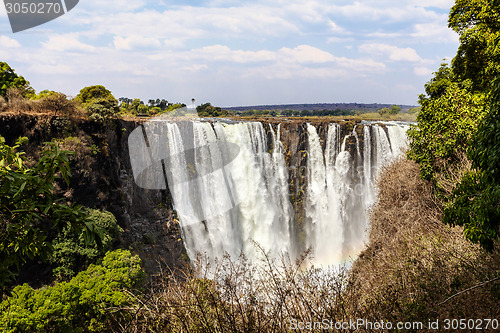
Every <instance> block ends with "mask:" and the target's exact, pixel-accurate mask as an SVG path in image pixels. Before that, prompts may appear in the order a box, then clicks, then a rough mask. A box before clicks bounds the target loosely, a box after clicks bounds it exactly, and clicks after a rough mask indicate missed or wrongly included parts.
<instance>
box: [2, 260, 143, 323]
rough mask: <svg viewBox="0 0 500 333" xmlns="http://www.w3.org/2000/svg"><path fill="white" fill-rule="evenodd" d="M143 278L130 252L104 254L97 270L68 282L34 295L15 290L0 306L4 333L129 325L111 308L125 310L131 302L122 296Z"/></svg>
mask: <svg viewBox="0 0 500 333" xmlns="http://www.w3.org/2000/svg"><path fill="white" fill-rule="evenodd" d="M144 277H145V274H144V272H143V271H142V269H141V267H140V259H139V257H137V256H132V255H131V254H130V252H129V251H126V250H116V251H113V252H108V253H107V254H106V256H105V257H104V259H103V261H102V263H101V264H100V265H90V267H89V268H88V269H87V270H86V271H83V272H81V273H79V274H78V275H77V276H76V277H74V278H73V279H71V281H69V282H61V283H58V284H56V285H54V286H52V287H45V288H41V289H38V290H34V289H32V288H31V287H30V286H28V285H27V284H24V285H21V286H17V287H16V288H14V290H13V292H12V296H10V297H9V298H7V299H6V300H4V301H3V302H2V303H0V329H1V330H2V331H3V332H54V331H56V332H83V331H91V332H103V331H110V330H111V329H112V328H113V327H114V326H117V325H119V324H120V323H122V322H124V321H127V320H130V318H128V316H127V315H126V314H125V312H122V311H120V310H116V307H125V306H130V305H132V304H133V303H134V298H133V297H132V296H131V295H130V294H129V293H127V292H126V291H124V290H123V289H126V290H132V289H134V288H138V287H140V286H141V284H142V282H143V281H144Z"/></svg>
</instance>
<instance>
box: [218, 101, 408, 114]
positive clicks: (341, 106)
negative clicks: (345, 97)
mask: <svg viewBox="0 0 500 333" xmlns="http://www.w3.org/2000/svg"><path fill="white" fill-rule="evenodd" d="M399 106H401V111H402V112H406V111H407V110H409V109H410V108H412V107H414V105H399ZM390 107H391V104H379V103H369V104H363V103H315V104H283V105H254V106H235V107H225V108H224V109H226V110H229V111H233V112H235V113H236V114H239V112H242V111H251V110H253V111H261V110H262V111H269V110H274V111H276V112H279V111H286V110H291V111H302V110H308V111H324V110H329V111H337V110H342V111H353V112H360V113H367V112H377V111H378V110H380V109H382V108H390Z"/></svg>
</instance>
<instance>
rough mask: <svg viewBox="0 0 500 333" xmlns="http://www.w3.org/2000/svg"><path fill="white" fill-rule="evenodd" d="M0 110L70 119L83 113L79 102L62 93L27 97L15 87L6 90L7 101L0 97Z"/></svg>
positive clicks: (79, 116)
mask: <svg viewBox="0 0 500 333" xmlns="http://www.w3.org/2000/svg"><path fill="white" fill-rule="evenodd" d="M0 112H10V113H13V114H19V113H28V114H38V115H39V114H49V115H55V116H65V117H69V118H72V119H75V118H81V117H83V116H84V115H85V112H84V110H83V108H82V107H81V104H80V103H79V102H77V101H76V100H75V99H72V98H68V97H67V96H66V95H64V94H62V93H56V94H53V95H49V96H47V97H44V98H40V99H28V98H25V97H24V96H23V94H22V91H21V90H20V89H17V88H10V89H8V90H7V102H6V101H5V99H3V98H1V97H0Z"/></svg>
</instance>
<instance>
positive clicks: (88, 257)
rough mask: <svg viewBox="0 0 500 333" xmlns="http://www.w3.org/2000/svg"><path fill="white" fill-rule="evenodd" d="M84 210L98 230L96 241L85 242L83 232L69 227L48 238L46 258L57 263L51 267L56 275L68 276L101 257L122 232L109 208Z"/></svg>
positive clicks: (58, 276)
mask: <svg viewBox="0 0 500 333" xmlns="http://www.w3.org/2000/svg"><path fill="white" fill-rule="evenodd" d="M85 212H86V214H87V219H88V220H89V221H90V223H92V224H93V225H94V226H95V228H97V230H98V232H100V233H101V237H100V244H99V243H97V242H95V241H94V242H91V243H89V242H86V241H85V239H84V237H83V235H75V234H74V233H73V232H72V231H71V229H69V228H65V229H64V230H63V231H62V232H61V233H60V234H59V235H58V236H57V237H56V239H55V240H54V241H53V242H52V245H53V252H52V254H51V257H50V262H51V263H53V264H55V265H58V266H57V267H56V268H54V270H53V272H54V275H55V276H56V277H57V278H58V279H64V278H68V277H71V276H73V275H74V274H75V273H76V272H78V271H80V270H82V269H83V268H85V267H86V266H88V265H89V264H90V263H92V262H95V260H96V259H98V258H100V257H102V256H103V255H104V253H106V252H107V251H109V250H111V248H112V246H113V242H114V241H115V240H116V238H117V237H118V235H119V234H120V233H121V232H123V229H122V228H120V226H119V225H118V223H117V222H116V218H115V216H114V215H113V214H111V213H110V212H108V211H100V210H97V209H86V211H85Z"/></svg>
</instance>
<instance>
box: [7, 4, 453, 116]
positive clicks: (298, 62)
mask: <svg viewBox="0 0 500 333" xmlns="http://www.w3.org/2000/svg"><path fill="white" fill-rule="evenodd" d="M453 3H454V2H453V1H451V0H407V1H400V0H360V1H344V0H310V1H304V0H286V1H285V0H268V1H261V0H252V1H247V0H242V1H234V0H208V1H205V0H193V1H188V0H176V1H172V0H164V1H162V0H160V1H146V0H137V1H127V0H114V1H103V0H80V2H79V3H78V5H77V6H76V7H75V8H74V9H73V10H71V11H69V12H68V13H67V14H66V15H64V16H61V17H59V18H57V19H55V20H53V21H51V22H48V23H46V24H43V25H40V26H38V27H35V28H32V29H29V30H25V31H22V32H18V33H12V30H11V28H10V25H9V20H8V17H7V13H6V9H5V7H4V6H0V61H5V62H7V63H8V64H9V65H10V66H11V67H12V68H14V69H15V71H16V73H18V74H20V75H23V76H24V77H25V78H26V79H27V80H28V81H30V83H31V85H32V87H33V88H35V89H36V91H37V92H39V91H41V90H43V89H50V90H55V91H59V92H63V93H65V94H67V95H69V96H75V95H76V94H78V92H79V91H80V89H82V88H83V87H85V86H90V85H94V84H102V85H104V86H105V87H107V88H108V89H109V90H111V91H112V93H113V95H114V96H115V97H116V98H119V97H128V98H140V99H142V100H144V101H145V102H147V100H148V99H151V98H154V99H156V98H160V99H162V98H164V99H167V100H168V101H169V102H180V103H186V104H188V105H190V104H191V99H192V98H195V99H196V104H201V103H206V102H210V103H212V105H216V106H227V107H228V106H240V105H262V104H293V103H300V104H302V103H350V102H358V103H389V104H409V105H415V104H417V100H418V95H419V94H421V93H423V91H424V84H425V82H427V81H428V80H429V79H430V78H431V77H432V72H434V71H436V70H437V69H438V68H439V65H440V63H441V62H442V61H443V59H446V61H448V62H449V61H450V59H451V58H452V57H453V56H454V55H455V54H456V51H457V47H458V36H457V35H456V34H455V33H454V32H453V31H452V30H451V29H448V28H447V18H448V13H449V10H450V8H451V6H452V5H453Z"/></svg>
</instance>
